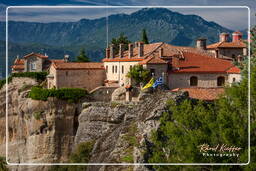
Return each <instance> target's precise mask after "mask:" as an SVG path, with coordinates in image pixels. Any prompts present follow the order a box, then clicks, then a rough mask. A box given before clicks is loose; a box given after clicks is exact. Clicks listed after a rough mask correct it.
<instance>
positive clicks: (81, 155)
mask: <svg viewBox="0 0 256 171" xmlns="http://www.w3.org/2000/svg"><path fill="white" fill-rule="evenodd" d="M94 143H95V142H94V141H89V142H84V143H81V144H79V145H78V146H77V148H76V149H75V151H74V152H73V153H72V154H71V155H70V158H69V161H68V163H78V164H79V163H81V164H86V163H88V162H89V160H90V157H91V155H90V153H91V152H92V149H93V146H94ZM86 168H87V166H85V165H84V166H53V167H52V168H51V169H50V171H78V170H86Z"/></svg>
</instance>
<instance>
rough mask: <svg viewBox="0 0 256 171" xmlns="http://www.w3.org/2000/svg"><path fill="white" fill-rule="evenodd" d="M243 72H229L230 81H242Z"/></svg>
mask: <svg viewBox="0 0 256 171" xmlns="http://www.w3.org/2000/svg"><path fill="white" fill-rule="evenodd" d="M240 81H241V74H229V75H228V83H230V84H232V83H233V82H240Z"/></svg>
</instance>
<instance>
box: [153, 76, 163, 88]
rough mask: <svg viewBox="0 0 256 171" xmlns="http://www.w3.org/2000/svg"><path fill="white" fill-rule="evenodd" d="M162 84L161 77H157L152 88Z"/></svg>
mask: <svg viewBox="0 0 256 171" xmlns="http://www.w3.org/2000/svg"><path fill="white" fill-rule="evenodd" d="M161 84H163V78H162V77H159V78H158V79H157V80H156V81H155V82H154V84H153V86H152V87H153V88H156V87H157V86H159V85H161Z"/></svg>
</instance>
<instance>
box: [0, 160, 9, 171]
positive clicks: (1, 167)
mask: <svg viewBox="0 0 256 171" xmlns="http://www.w3.org/2000/svg"><path fill="white" fill-rule="evenodd" d="M6 165H7V163H6V161H5V158H4V157H0V171H8V169H7V167H6Z"/></svg>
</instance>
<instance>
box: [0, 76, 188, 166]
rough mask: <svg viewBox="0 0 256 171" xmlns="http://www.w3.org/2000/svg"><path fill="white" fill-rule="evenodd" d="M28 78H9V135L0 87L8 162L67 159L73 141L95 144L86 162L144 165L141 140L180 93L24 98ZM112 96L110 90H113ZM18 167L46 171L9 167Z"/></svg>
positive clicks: (0, 136) (0, 126)
mask: <svg viewBox="0 0 256 171" xmlns="http://www.w3.org/2000/svg"><path fill="white" fill-rule="evenodd" d="M33 85H37V82H36V81H34V80H33V79H29V78H14V79H13V81H12V83H11V84H9V86H8V89H9V91H8V132H9V135H8V137H6V136H5V121H6V119H5V111H6V103H5V87H3V88H2V89H1V90H0V130H1V131H0V156H5V140H6V138H8V139H7V140H8V161H9V162H10V163H54V162H55V163H59V162H66V161H67V160H68V157H69V155H70V154H71V153H72V151H73V150H74V149H75V148H76V147H77V145H78V144H80V143H83V142H88V141H93V142H95V144H94V147H93V150H92V152H91V157H90V161H89V162H90V163H143V162H145V159H144V156H143V154H144V151H145V150H146V148H147V147H146V145H145V144H146V143H145V142H148V140H149V137H150V136H151V132H152V130H156V129H157V128H158V127H159V124H160V122H159V118H160V117H161V115H162V114H163V112H165V111H166V110H167V109H166V102H167V101H168V99H174V100H175V101H179V100H181V99H183V98H186V94H185V93H181V94H179V93H176V94H175V93H173V92H170V91H158V92H157V93H153V94H152V93H146V92H141V93H140V95H139V96H138V99H139V101H134V102H124V101H121V99H123V98H122V95H123V90H122V89H119V90H116V97H117V98H116V99H118V100H117V101H114V102H95V101H94V102H92V101H91V102H89V101H87V102H83V103H82V102H80V103H77V104H74V103H68V102H66V101H62V100H58V99H55V98H48V101H37V100H32V99H30V98H27V95H28V92H29V89H30V87H31V86H33ZM114 95H115V94H114ZM10 169H11V170H15V171H16V170H17V171H26V170H29V171H34V170H35V171H37V170H40V171H41V170H43V171H47V170H48V169H49V167H46V166H33V167H32V166H31V167H28V166H20V167H10ZM87 170H88V171H109V170H111V171H119V170H126V171H127V170H134V171H147V170H148V168H146V167H145V166H134V167H133V166H88V167H87Z"/></svg>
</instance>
